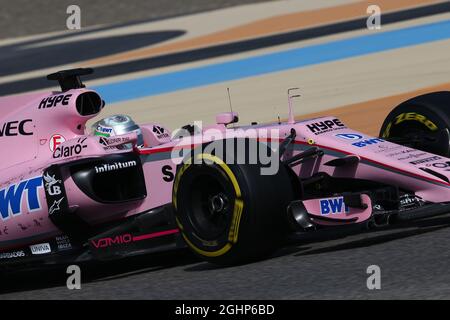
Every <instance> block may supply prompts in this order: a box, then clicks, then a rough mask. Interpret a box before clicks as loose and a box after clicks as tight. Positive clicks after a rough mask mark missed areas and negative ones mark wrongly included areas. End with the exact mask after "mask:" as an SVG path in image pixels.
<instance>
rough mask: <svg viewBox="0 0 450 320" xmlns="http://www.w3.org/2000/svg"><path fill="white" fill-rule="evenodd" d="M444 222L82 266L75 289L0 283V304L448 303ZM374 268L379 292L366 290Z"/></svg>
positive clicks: (15, 279)
mask: <svg viewBox="0 0 450 320" xmlns="http://www.w3.org/2000/svg"><path fill="white" fill-rule="evenodd" d="M449 227H450V216H449V215H447V216H441V217H436V218H432V219H428V220H423V221H420V222H415V223H410V224H408V225H399V226H397V227H389V228H386V229H383V230H377V231H369V232H364V233H359V231H360V230H359V228H358V229H356V228H355V229H350V230H345V231H339V232H336V231H332V232H330V231H328V232H327V233H322V234H320V233H311V234H305V235H302V236H297V237H295V239H293V240H292V242H291V243H290V244H289V245H287V246H286V247H284V248H282V249H280V250H279V251H278V252H277V253H276V254H274V256H272V257H271V258H269V259H267V260H264V261H260V262H255V263H252V264H248V265H243V266H237V267H229V268H217V267H215V266H213V265H210V264H208V263H205V262H202V261H199V260H198V259H197V258H195V257H194V256H192V255H191V254H190V253H189V252H187V251H176V252H170V253H164V254H158V255H152V256H147V257H140V258H138V259H128V260H125V261H122V262H115V263H109V264H106V265H102V266H92V265H91V266H84V267H82V280H83V283H82V287H81V290H68V289H67V288H66V286H65V281H66V275H65V269H56V270H51V271H47V272H27V273H18V274H15V275H9V276H7V279H5V280H3V281H2V287H1V289H0V292H2V294H1V295H0V299H62V300H66V299H230V300H233V299H429V298H440V299H448V297H449V296H450V275H449V272H448V265H449V262H450V250H448V243H449V241H450V228H449ZM371 265H377V266H379V267H380V269H381V289H380V290H369V289H367V286H366V281H367V277H368V274H367V273H366V271H367V268H368V267H369V266H371Z"/></svg>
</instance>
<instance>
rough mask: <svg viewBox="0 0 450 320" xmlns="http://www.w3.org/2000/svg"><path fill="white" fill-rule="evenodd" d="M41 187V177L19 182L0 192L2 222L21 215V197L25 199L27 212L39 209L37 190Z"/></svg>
mask: <svg viewBox="0 0 450 320" xmlns="http://www.w3.org/2000/svg"><path fill="white" fill-rule="evenodd" d="M39 187H42V177H36V178H32V179H29V180H24V181H21V182H19V183H17V184H13V185H10V186H9V187H7V188H4V189H1V190H0V215H1V217H2V219H3V220H6V219H8V218H9V217H10V216H14V215H19V214H21V213H22V197H23V195H24V193H25V194H26V197H27V201H26V202H27V204H28V211H34V210H38V209H40V208H41V204H40V203H39V197H38V188H39Z"/></svg>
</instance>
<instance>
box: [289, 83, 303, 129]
mask: <svg viewBox="0 0 450 320" xmlns="http://www.w3.org/2000/svg"><path fill="white" fill-rule="evenodd" d="M294 90H300V88H289V89H288V90H287V94H288V105H289V117H288V122H287V123H289V124H294V123H295V118H294V111H293V110H292V101H291V100H292V98H298V97H301V95H299V94H296V95H292V96H291V91H294Z"/></svg>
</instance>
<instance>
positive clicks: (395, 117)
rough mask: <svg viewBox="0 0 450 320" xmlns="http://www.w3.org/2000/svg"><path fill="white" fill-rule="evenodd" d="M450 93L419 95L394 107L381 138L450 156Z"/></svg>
mask: <svg viewBox="0 0 450 320" xmlns="http://www.w3.org/2000/svg"><path fill="white" fill-rule="evenodd" d="M449 132H450V92H449V91H440V92H433V93H428V94H424V95H421V96H417V97H415V98H412V99H410V100H407V101H405V102H403V103H401V104H400V105H398V106H397V107H395V108H394V109H393V110H392V111H391V112H390V113H389V114H388V116H387V117H386V119H385V120H384V122H383V125H382V126H381V129H380V137H381V138H383V139H386V140H390V141H392V142H395V143H398V144H402V145H406V146H410V147H413V148H415V149H419V150H423V151H427V152H431V153H434V154H438V155H442V156H445V157H449V156H450V144H449V139H450V137H449Z"/></svg>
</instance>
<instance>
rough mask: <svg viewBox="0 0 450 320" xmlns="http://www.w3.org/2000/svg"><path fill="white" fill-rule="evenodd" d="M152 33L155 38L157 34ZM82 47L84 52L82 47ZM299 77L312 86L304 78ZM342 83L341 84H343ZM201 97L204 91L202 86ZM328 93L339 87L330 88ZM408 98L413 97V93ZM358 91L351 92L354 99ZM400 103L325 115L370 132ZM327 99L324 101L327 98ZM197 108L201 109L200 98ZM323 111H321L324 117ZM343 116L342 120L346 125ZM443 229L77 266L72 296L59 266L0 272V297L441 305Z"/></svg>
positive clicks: (352, 233) (350, 234) (429, 223)
mask: <svg viewBox="0 0 450 320" xmlns="http://www.w3.org/2000/svg"><path fill="white" fill-rule="evenodd" d="M440 6H443V5H440ZM430 7H431V6H430ZM421 10H423V9H421ZM172 31H173V30H172ZM175 32H176V30H175ZM302 32H304V31H302ZM159 36H160V37H161V34H160V35H159ZM162 36H165V37H169V36H174V37H175V36H177V34H175V33H173V34H162ZM161 39H166V38H161ZM119 40H120V39H119ZM134 40H136V41H134V43H137V45H136V47H139V44H143V42H139V39H136V38H135V39H134ZM130 41H131V40H130ZM146 41H147V40H146ZM78 44H79V43H78ZM147 44H148V43H147ZM86 47H89V45H88V44H87V45H86ZM111 47H115V45H111ZM424 48H425V49H426V48H433V49H434V50H431V49H428V51H426V50H425V49H423V51H420V52H424V53H426V54H427V55H431V53H434V54H436V56H437V57H436V60H438V61H439V62H440V61H441V60H440V59H441V56H440V55H439V54H438V53H439V52H438V53H436V52H437V51H438V50H436V48H438V46H437V45H436V44H432V45H430V46H429V47H427V46H425V47H424ZM441 48H448V47H441ZM66 49H67V48H66ZM413 50H417V51H418V50H419V49H417V48H415V49H414V48H413V49H410V51H408V53H410V52H413ZM443 50H445V49H443ZM447 50H448V49H447ZM431 51H433V52H431ZM404 52H406V51H404ZM394 54H395V52H394V53H392V55H391V54H390V53H388V54H386V55H382V57H385V58H384V60H389V59H386V57H393V56H394ZM411 55H412V53H411ZM403 56H404V57H406V56H407V55H406V54H404V55H403ZM394 57H395V56H394ZM365 59H372V58H371V57H367V58H365ZM373 59H375V58H373ZM381 59H382V58H380V59H379V60H381ZM355 60H358V59H355ZM361 60H362V59H360V60H358V61H361ZM393 60H394V61H396V60H395V59H393ZM11 61H13V60H11ZM358 61H356V62H355V64H353V65H352V66H353V68H357V67H355V66H357V64H356V63H357V62H358ZM377 61H378V60H377ZM442 61H444V62H445V61H446V60H442ZM13 62H14V61H13ZM44 62H45V61H44ZM44 62H42V63H44ZM15 63H17V61H16V62H15ZM61 63H64V61H62V62H61ZM341 63H342V64H345V63H348V62H345V61H344V62H341ZM336 65H337V63H335V64H331V66H336ZM428 65H429V66H431V63H430V62H428ZM441 65H443V64H439V66H441ZM331 66H330V65H327V66H324V67H323V68H327V69H325V70H333V71H336V70H338V69H331ZM349 66H350V65H348V64H345V67H346V69H350V67H349ZM407 66H409V65H407ZM41 67H45V66H41ZM0 68H1V66H0ZM317 68H318V70H322V71H323V69H319V68H321V67H317ZM380 68H381V67H380ZM442 68H444V66H443V67H442ZM315 70H316V69H315ZM361 70H364V69H361ZM395 71H399V73H400V71H402V70H400V68H398V69H397V68H396V69H395ZM330 72H331V71H330ZM421 72H422V71H421ZM315 73H319V72H317V71H316V72H315ZM322 74H326V73H322ZM422 75H423V77H424V78H426V75H427V74H426V73H425V72H423V73H422ZM361 77H362V79H363V80H360V81H367V82H368V81H369V80H370V79H371V78H370V75H365V74H364V75H363V76H361ZM385 78H387V77H386V76H384V79H385ZM435 78H437V75H433V79H435ZM264 79H267V78H264ZM373 79H374V80H373V81H375V80H377V78H376V77H374V78H373ZM447 79H448V78H447ZM308 80H309V81H312V80H313V79H312V78H311V79H308ZM402 80H403V83H406V82H407V80H408V78H406V77H405V78H403V79H402ZM419 80H420V79H419ZM419 80H418V78H413V79H410V81H411V82H418V81H419ZM19 81H21V80H19ZM260 81H262V80H260ZM354 81H358V80H357V79H356V80H354ZM342 82H343V83H344V84H345V81H342ZM447 82H448V80H447ZM324 83H325V80H320V85H317V86H318V87H320V88H321V89H322V91H323V86H324ZM380 84H381V81H380ZM431 84H434V82H431V81H430V84H428V85H431ZM447 87H450V85H449V84H444V85H443V86H440V87H433V88H440V89H441V90H442V89H444V88H447ZM376 88H378V87H376ZM312 89H313V88H312ZM412 89H413V88H411V91H412ZM202 90H204V92H205V91H206V89H202ZM336 91H338V90H337V89H336ZM412 93H416V94H417V91H414V92H412ZM357 94H358V93H357V92H355V94H354V95H357ZM245 95H248V93H245ZM322 95H323V94H322ZM386 95H388V94H386ZM192 96H194V95H192ZM377 98H380V97H377ZM367 99H369V98H367ZM405 99H406V96H405V95H401V96H393V97H390V98H385V99H381V100H374V101H372V102H371V103H370V106H369V104H367V103H361V104H357V105H352V106H349V107H346V108H343V109H339V110H337V109H336V110H334V111H333V114H336V113H334V112H337V114H338V115H340V114H342V119H344V121H345V122H346V123H347V124H348V125H349V126H350V127H355V128H357V129H360V130H364V132H367V131H370V132H372V133H373V134H376V130H377V128H378V127H379V122H380V121H381V120H382V118H383V117H384V115H385V113H386V112H387V111H388V108H389V106H392V105H395V103H397V102H399V101H401V100H405ZM204 100H206V101H207V103H208V104H209V101H211V100H210V99H204ZM328 100H331V99H329V98H328ZM155 101H157V102H160V101H158V97H155ZM199 102H200V103H205V102H203V101H202V100H200V99H199ZM327 103H330V101H327ZM154 105H155V103H154V104H153V106H154ZM380 106H382V108H381V107H380ZM155 108H156V107H155ZM130 110H131V108H130ZM355 110H357V111H358V112H355ZM363 110H365V111H363ZM312 111H313V110H310V111H309V112H312ZM324 113H325V114H327V113H328V111H325V112H324ZM347 119H349V121H348V122H347ZM352 121H353V123H352ZM449 227H450V214H449V215H445V216H441V217H435V218H430V219H426V220H422V221H418V222H414V223H409V224H405V225H398V226H392V227H387V228H383V229H380V230H375V231H364V232H361V231H362V230H360V228H359V227H358V226H355V227H352V228H351V229H348V230H329V231H327V232H321V233H309V234H303V235H296V236H294V237H293V238H292V239H291V241H290V242H289V243H287V244H286V245H285V246H284V247H283V248H280V250H278V251H277V252H276V253H275V254H274V255H273V256H271V257H269V258H268V259H266V260H263V261H260V262H255V263H252V264H248V265H243V266H237V267H230V268H218V267H215V266H212V265H210V264H208V263H205V262H202V261H200V260H199V259H197V258H196V257H194V256H193V255H192V254H191V253H190V252H188V251H187V250H180V251H174V252H167V253H163V254H157V255H148V256H144V257H139V258H133V259H127V260H124V261H117V262H111V263H108V264H102V265H93V264H87V265H83V266H82V280H83V281H82V289H81V290H74V291H70V290H68V289H67V288H66V286H65V281H66V277H67V275H66V274H65V268H57V269H52V270H47V271H32V272H17V273H15V274H9V275H0V278H1V277H2V276H3V277H4V279H0V284H1V285H0V300H2V299H64V300H66V299H230V300H233V299H405V298H408V299H409V298H410V299H419V298H441V299H448V298H450V275H449V272H448V266H449V264H450V250H449V249H448V246H449V240H450V228H449ZM371 265H377V266H379V267H380V269H381V289H380V290H368V288H367V286H366V281H367V278H368V276H369V275H368V274H367V273H366V270H367V268H368V267H369V266H371Z"/></svg>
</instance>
